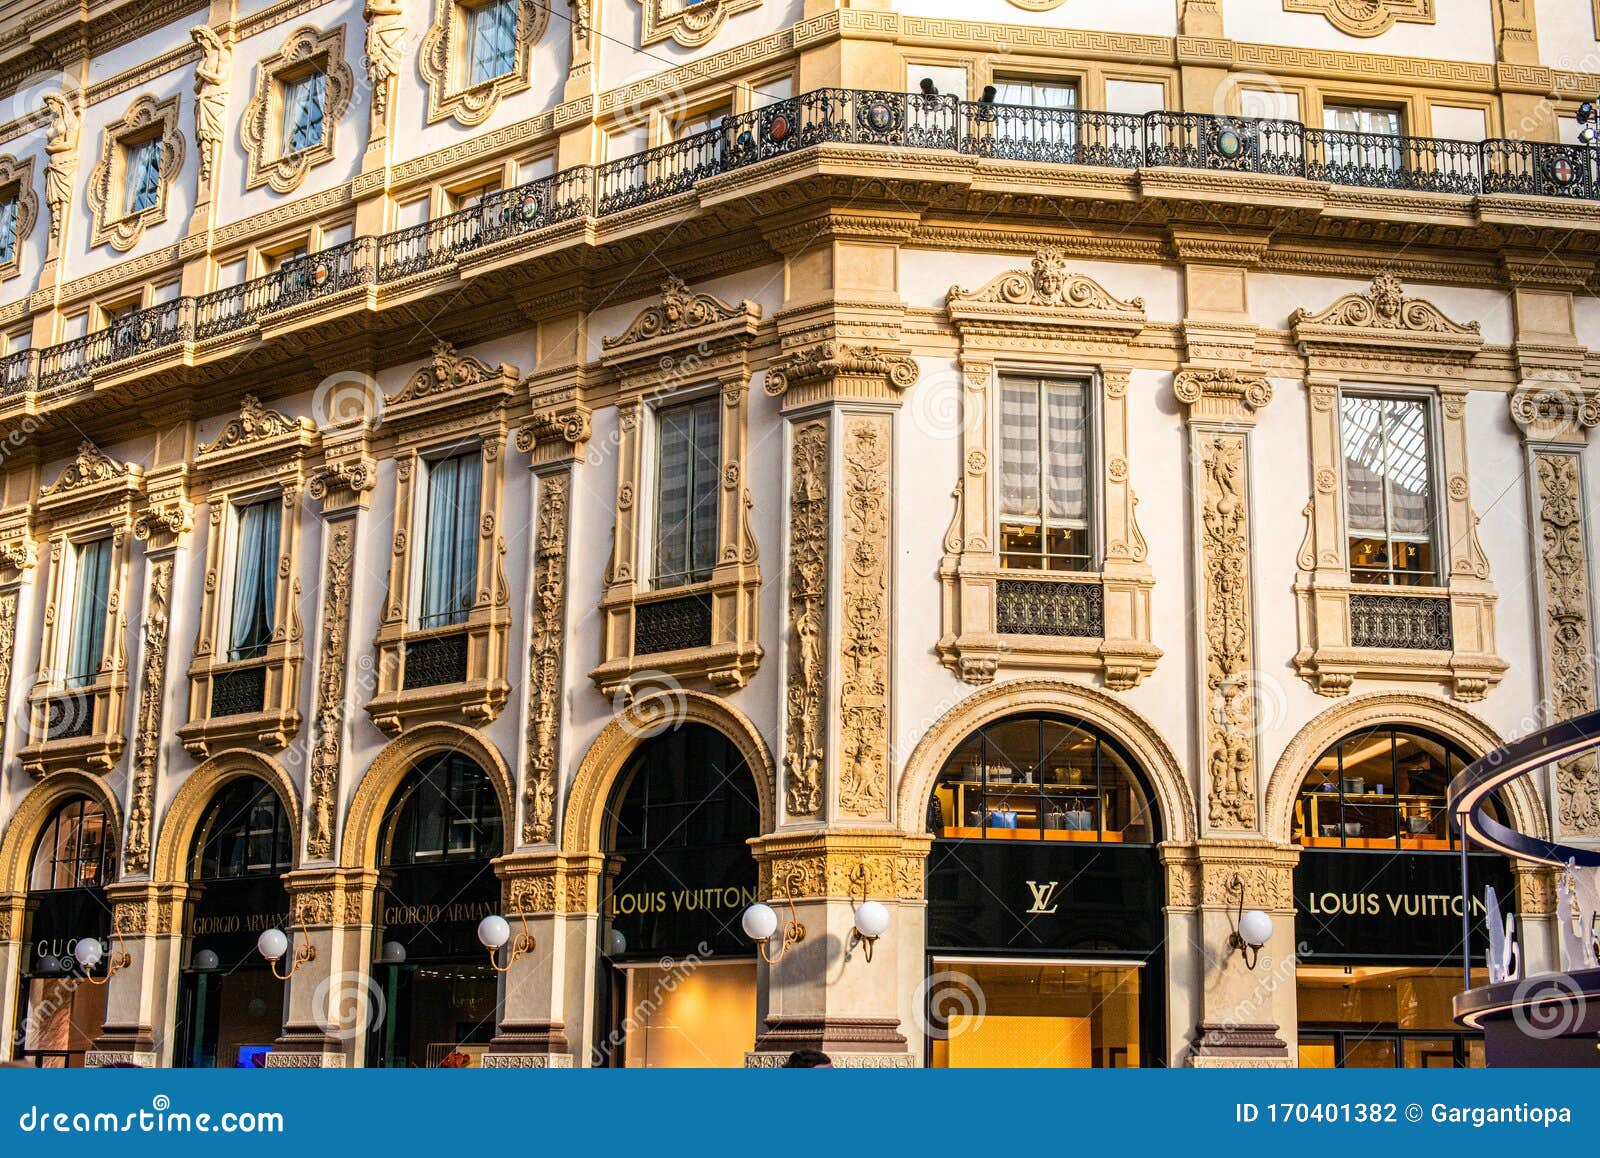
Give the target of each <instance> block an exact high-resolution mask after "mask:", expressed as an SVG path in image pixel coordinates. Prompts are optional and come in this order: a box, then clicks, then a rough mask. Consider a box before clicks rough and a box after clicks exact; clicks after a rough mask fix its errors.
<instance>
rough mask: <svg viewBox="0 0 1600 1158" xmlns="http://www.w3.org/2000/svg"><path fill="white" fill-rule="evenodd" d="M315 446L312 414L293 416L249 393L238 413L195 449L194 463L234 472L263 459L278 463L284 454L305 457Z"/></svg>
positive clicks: (214, 470) (211, 470) (210, 469)
mask: <svg viewBox="0 0 1600 1158" xmlns="http://www.w3.org/2000/svg"><path fill="white" fill-rule="evenodd" d="M316 446H317V427H316V424H315V423H314V422H312V421H311V420H310V419H309V418H290V417H288V416H287V415H285V414H280V413H279V412H278V411H276V410H272V409H269V408H268V407H266V406H263V405H262V404H261V400H260V399H259V398H257V397H256V396H255V395H254V394H246V395H245V396H244V398H243V399H242V400H241V402H240V407H239V417H238V418H235V419H233V420H232V421H230V422H229V423H228V424H227V425H226V426H224V427H223V428H222V429H221V430H220V431H219V432H218V433H217V436H216V438H214V439H212V440H211V441H210V442H208V443H203V444H201V446H200V447H199V448H198V449H197V450H196V451H195V467H196V469H197V470H200V471H202V472H206V473H232V472H234V471H238V470H239V469H241V468H244V469H246V470H248V469H250V468H253V467H257V466H259V465H260V464H261V463H263V462H271V463H273V464H276V463H278V462H279V461H280V460H281V459H283V458H285V457H288V458H293V459H295V460H302V459H304V458H305V457H306V456H307V455H309V454H310V453H311V452H312V451H314V450H315V449H316Z"/></svg>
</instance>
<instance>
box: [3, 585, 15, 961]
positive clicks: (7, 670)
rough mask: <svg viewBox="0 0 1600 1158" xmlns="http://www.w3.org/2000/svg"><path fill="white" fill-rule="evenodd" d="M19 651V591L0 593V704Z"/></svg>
mask: <svg viewBox="0 0 1600 1158" xmlns="http://www.w3.org/2000/svg"><path fill="white" fill-rule="evenodd" d="M16 650H17V591H16V588H14V587H13V588H11V589H10V590H7V591H5V592H0V702H9V701H10V696H11V663H12V660H13V659H14V658H15V656H16ZM5 726H6V720H5V719H4V718H3V717H0V741H3V740H4V739H5ZM0 939H3V938H0Z"/></svg>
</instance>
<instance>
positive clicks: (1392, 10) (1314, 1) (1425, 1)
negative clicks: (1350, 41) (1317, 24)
mask: <svg viewBox="0 0 1600 1158" xmlns="http://www.w3.org/2000/svg"><path fill="white" fill-rule="evenodd" d="M1283 10H1284V11H1285V12H1309V13H1312V14H1314V15H1320V16H1322V17H1324V18H1326V19H1327V21H1328V23H1329V24H1331V25H1333V26H1334V27H1335V28H1337V29H1338V30H1339V31H1340V32H1343V33H1344V34H1345V35H1346V36H1381V35H1382V34H1383V33H1385V32H1387V31H1389V29H1391V28H1393V27H1394V26H1395V25H1396V24H1400V23H1404V24H1433V23H1434V22H1435V20H1436V19H1437V17H1436V15H1435V13H1434V0H1283Z"/></svg>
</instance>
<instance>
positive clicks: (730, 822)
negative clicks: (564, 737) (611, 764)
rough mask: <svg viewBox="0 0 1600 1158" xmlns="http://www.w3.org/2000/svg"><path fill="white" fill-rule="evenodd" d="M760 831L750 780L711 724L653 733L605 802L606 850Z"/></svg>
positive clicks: (703, 843)
mask: <svg viewBox="0 0 1600 1158" xmlns="http://www.w3.org/2000/svg"><path fill="white" fill-rule="evenodd" d="M760 831H761V810H760V806H759V804H758V803H757V802H756V789H755V782H754V781H753V780H752V779H751V776H750V769H749V768H748V766H746V764H745V762H744V757H743V756H742V755H740V753H739V749H738V747H737V745H735V744H734V743H733V741H732V740H730V739H728V738H727V737H726V736H724V735H723V734H722V733H721V732H718V731H717V730H716V729H714V728H707V727H703V726H700V725H685V726H683V727H680V728H676V729H674V730H672V731H670V732H665V733H663V734H661V735H660V736H656V737H655V738H653V739H652V740H650V741H649V742H648V743H645V744H642V745H640V747H639V750H638V751H637V752H635V753H634V754H633V757H632V759H630V760H629V761H628V764H627V767H625V768H624V769H623V770H622V774H621V775H620V776H618V777H617V786H616V788H615V789H613V790H612V793H611V798H610V800H609V801H608V802H607V804H606V823H605V832H606V843H605V847H606V851H608V852H617V853H638V852H655V851H659V850H662V849H669V848H680V849H704V848H706V847H707V846H713V845H728V844H735V845H738V846H739V847H740V848H741V849H743V848H744V847H745V840H746V839H747V838H749V837H751V836H754V835H756V833H758V832H760Z"/></svg>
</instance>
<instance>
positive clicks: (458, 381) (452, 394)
mask: <svg viewBox="0 0 1600 1158" xmlns="http://www.w3.org/2000/svg"><path fill="white" fill-rule="evenodd" d="M518 379H519V375H518V373H517V369H516V367H514V366H511V365H508V364H506V363H501V364H500V365H498V366H491V365H490V364H489V363H488V362H485V361H483V360H482V359H480V358H474V357H473V356H472V355H470V354H463V353H462V352H461V351H460V350H458V349H456V347H455V346H454V345H453V344H452V343H450V342H445V341H440V342H435V343H434V346H433V353H432V355H431V356H430V357H429V360H428V361H427V362H426V363H424V364H423V365H422V366H421V368H419V369H418V370H417V371H416V373H414V374H412V375H411V377H409V378H407V379H406V382H405V385H403V386H401V387H400V389H399V390H397V391H395V393H393V394H390V395H387V396H386V397H385V398H384V400H383V418H384V421H385V422H386V423H388V424H391V425H396V424H398V425H400V426H407V425H417V424H422V423H425V422H427V421H428V420H430V419H433V418H436V417H441V416H443V415H444V414H448V415H449V416H451V417H457V416H459V415H461V414H462V413H463V411H464V410H465V411H468V412H471V413H473V414H478V413H480V412H481V411H483V410H486V409H495V408H498V407H500V406H503V405H504V404H505V403H506V402H507V401H509V400H510V398H511V397H512V395H513V394H514V393H515V391H516V388H517V382H518Z"/></svg>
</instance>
